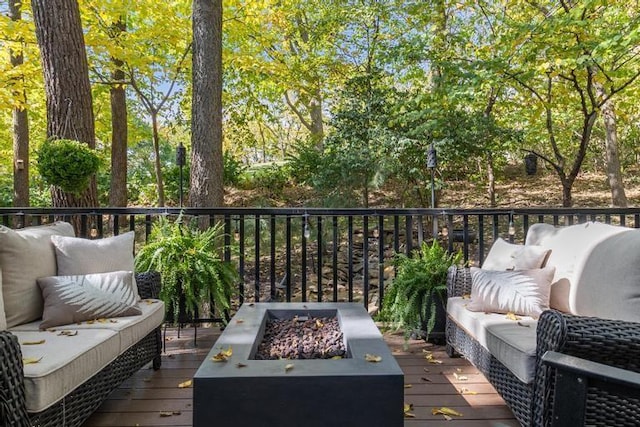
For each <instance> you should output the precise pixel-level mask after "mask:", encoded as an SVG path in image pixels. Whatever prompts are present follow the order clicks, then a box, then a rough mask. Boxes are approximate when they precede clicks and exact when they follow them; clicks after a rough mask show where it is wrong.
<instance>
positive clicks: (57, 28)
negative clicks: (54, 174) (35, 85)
mask: <svg viewBox="0 0 640 427" xmlns="http://www.w3.org/2000/svg"><path fill="white" fill-rule="evenodd" d="M31 7H32V9H33V18H34V22H35V27H36V37H37V39H38V46H39V48H40V56H41V58H42V69H43V72H44V86H45V94H46V105H47V137H49V138H66V139H74V140H77V141H81V142H84V143H86V144H87V145H89V147H91V148H95V128H94V122H93V108H92V100H91V86H90V84H89V68H88V66H87V56H86V51H85V45H84V36H83V33H82V24H81V22H80V11H79V9H78V2H77V0H32V1H31ZM51 198H52V201H53V206H55V207H86V206H89V207H90V206H97V204H98V203H97V197H96V182H95V178H94V179H92V180H91V184H90V186H89V188H88V189H87V190H86V191H85V192H84V193H83V194H81V195H79V196H75V195H72V194H70V193H66V192H64V191H62V190H60V189H59V188H55V187H54V188H52V190H51Z"/></svg>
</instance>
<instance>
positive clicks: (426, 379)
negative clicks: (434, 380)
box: [420, 377, 431, 383]
mask: <svg viewBox="0 0 640 427" xmlns="http://www.w3.org/2000/svg"><path fill="white" fill-rule="evenodd" d="M420 379H421V380H422V381H426V382H428V383H430V382H431V380H430V379H429V378H427V377H422V378H420Z"/></svg>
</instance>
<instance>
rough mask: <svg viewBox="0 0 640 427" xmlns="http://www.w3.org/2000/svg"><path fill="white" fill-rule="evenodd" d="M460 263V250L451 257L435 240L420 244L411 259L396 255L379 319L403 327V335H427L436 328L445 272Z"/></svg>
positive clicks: (443, 295) (442, 298)
mask: <svg viewBox="0 0 640 427" xmlns="http://www.w3.org/2000/svg"><path fill="white" fill-rule="evenodd" d="M461 262H462V253H461V252H460V251H458V252H456V253H452V254H451V253H449V252H448V251H447V250H446V249H444V248H443V247H442V246H440V244H439V243H438V241H437V240H434V241H433V243H432V244H431V245H428V244H427V243H426V242H423V243H422V246H421V247H420V248H419V249H415V250H413V252H412V254H411V256H410V257H409V256H407V255H405V254H403V253H398V254H396V257H395V260H394V266H395V268H396V276H395V277H394V279H393V282H392V283H391V285H390V286H389V288H388V289H387V290H386V292H385V295H384V305H383V307H382V311H381V313H380V318H381V319H382V320H383V321H385V322H387V323H392V324H394V325H395V326H396V327H397V328H398V329H400V328H403V329H404V331H405V335H406V336H408V335H409V334H410V333H411V332H412V331H413V330H415V329H423V328H424V330H425V332H426V334H427V336H428V335H429V334H430V333H431V331H432V330H433V327H434V325H435V321H436V304H438V303H440V302H441V301H442V302H444V301H446V294H447V285H446V279H447V270H448V269H449V267H450V266H452V265H459V264H460V263H461ZM427 314H428V315H429V317H428V318H425V317H426V315H427Z"/></svg>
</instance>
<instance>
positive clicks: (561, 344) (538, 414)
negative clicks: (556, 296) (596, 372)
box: [532, 310, 640, 425]
mask: <svg viewBox="0 0 640 427" xmlns="http://www.w3.org/2000/svg"><path fill="white" fill-rule="evenodd" d="M547 351H557V352H560V353H563V354H566V355H569V356H575V357H579V358H582V359H585V360H589V361H593V362H597V363H602V364H604V365H608V366H614V367H617V368H621V369H625V370H628V371H633V372H640V323H636V322H626V321H622V320H610V319H601V318H597V317H584V316H573V315H570V314H565V313H561V312H559V311H556V310H548V311H545V312H544V313H542V315H541V316H540V319H539V321H538V326H537V346H536V360H537V366H536V382H535V392H534V402H533V406H532V410H533V413H534V423H533V425H542V423H543V422H544V421H543V420H550V419H551V416H552V415H551V414H552V407H553V399H554V396H555V392H554V387H555V372H554V371H553V369H552V368H550V367H549V366H548V365H545V364H543V360H542V356H543V355H544V354H545V353H546V352H547ZM612 402H613V400H612ZM612 412H615V409H612ZM621 413H623V414H624V412H621ZM612 420H613V418H612ZM536 423H538V424H536ZM612 425H615V424H612ZM620 425H626V424H620Z"/></svg>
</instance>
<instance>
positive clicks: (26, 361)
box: [22, 356, 44, 365]
mask: <svg viewBox="0 0 640 427" xmlns="http://www.w3.org/2000/svg"><path fill="white" fill-rule="evenodd" d="M42 357H44V356H41V357H23V358H22V364H23V365H33V364H34V363H38V362H40V361H41V360H42Z"/></svg>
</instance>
